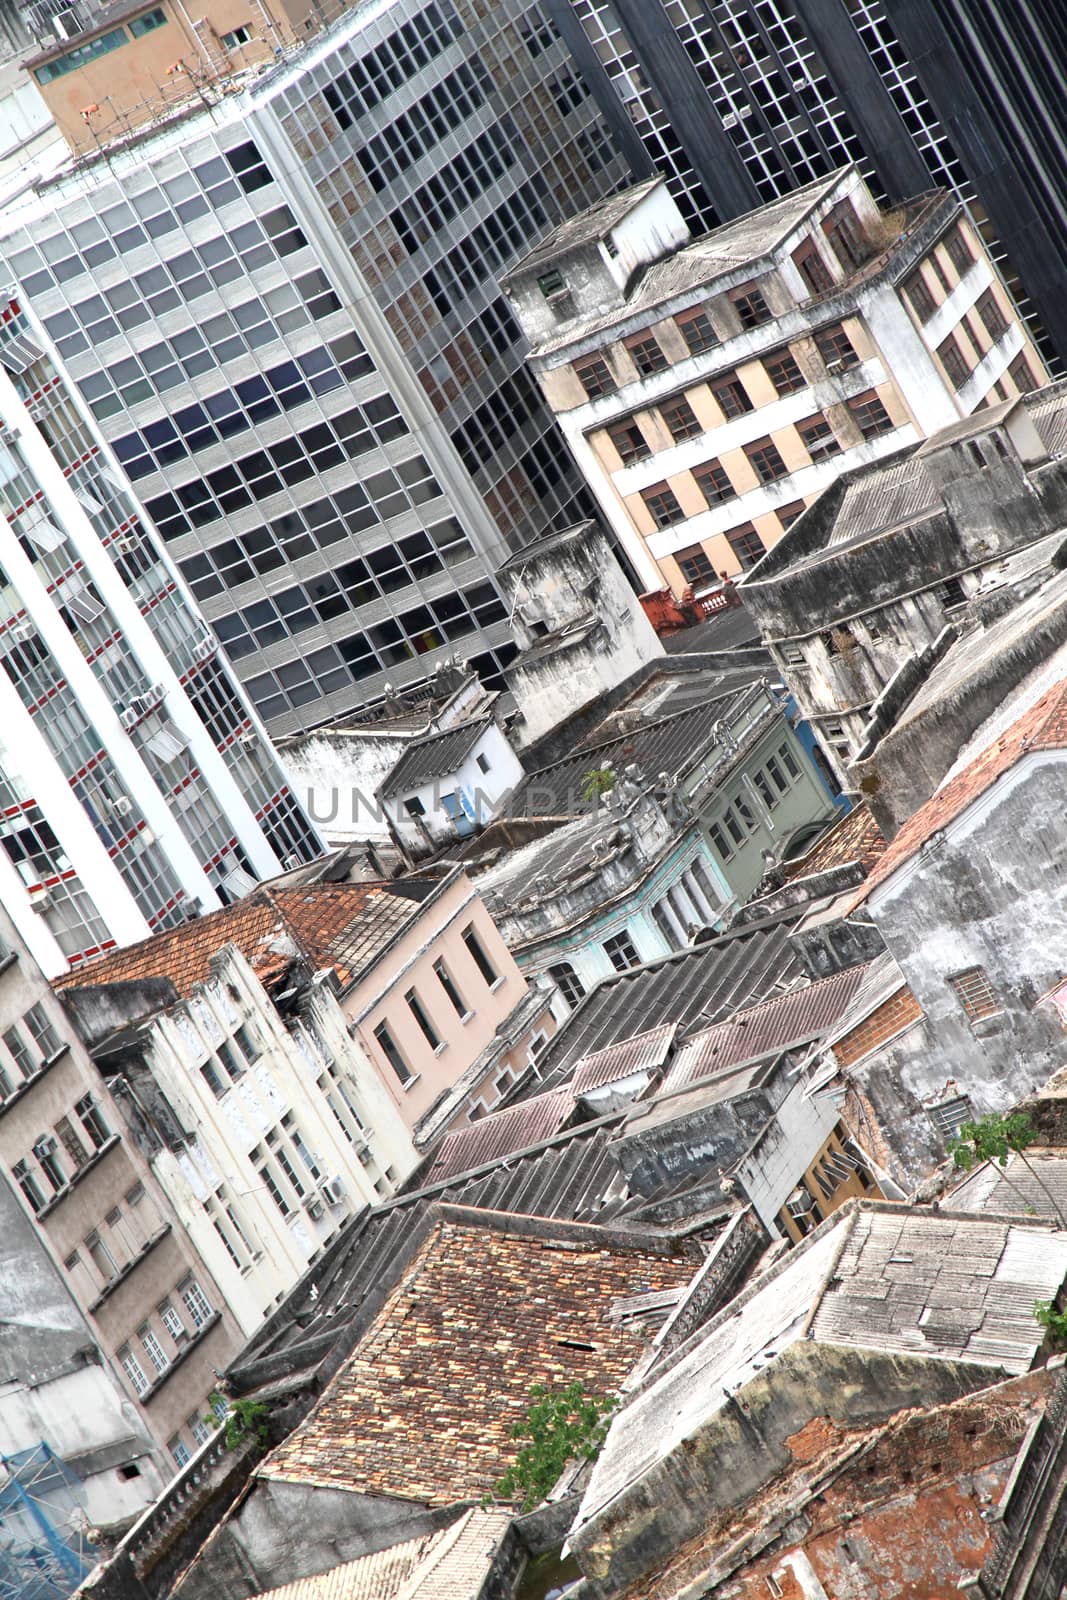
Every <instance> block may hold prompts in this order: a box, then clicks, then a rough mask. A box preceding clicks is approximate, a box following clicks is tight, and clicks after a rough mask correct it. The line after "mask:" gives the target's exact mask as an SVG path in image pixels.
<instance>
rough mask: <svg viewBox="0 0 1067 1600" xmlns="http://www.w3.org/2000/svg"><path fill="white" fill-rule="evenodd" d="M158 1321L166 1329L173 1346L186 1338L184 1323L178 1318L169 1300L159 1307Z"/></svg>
mask: <svg viewBox="0 0 1067 1600" xmlns="http://www.w3.org/2000/svg"><path fill="white" fill-rule="evenodd" d="M159 1320H160V1321H161V1322H162V1324H163V1326H164V1327H165V1328H166V1330H167V1332H168V1333H169V1334H170V1336H171V1338H172V1339H173V1340H174V1342H175V1344H181V1342H182V1340H183V1339H184V1338H185V1337H186V1331H185V1323H184V1322H183V1321H182V1319H181V1317H179V1315H178V1313H177V1312H176V1311H175V1309H174V1307H173V1306H172V1305H171V1304H170V1302H169V1300H168V1301H164V1303H163V1304H162V1305H161V1306H160V1308H159Z"/></svg>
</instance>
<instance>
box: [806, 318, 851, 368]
mask: <svg viewBox="0 0 1067 1600" xmlns="http://www.w3.org/2000/svg"><path fill="white" fill-rule="evenodd" d="M815 348H816V349H817V350H818V352H819V354H820V355H821V356H822V359H823V362H824V363H825V365H826V370H827V372H843V371H847V370H848V368H849V367H858V366H859V362H860V358H859V352H858V351H857V349H856V348H855V346H854V345H853V343H852V340H851V339H850V338H849V336H848V334H847V333H846V332H845V330H844V328H842V327H841V326H840V324H838V325H837V326H836V327H833V328H823V329H821V330H820V332H818V333H817V334H816V335H815Z"/></svg>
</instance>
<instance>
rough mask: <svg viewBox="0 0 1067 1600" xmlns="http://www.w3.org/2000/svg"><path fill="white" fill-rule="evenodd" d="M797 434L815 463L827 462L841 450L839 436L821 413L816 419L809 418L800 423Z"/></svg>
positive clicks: (817, 414)
mask: <svg viewBox="0 0 1067 1600" xmlns="http://www.w3.org/2000/svg"><path fill="white" fill-rule="evenodd" d="M797 432H798V433H799V435H800V437H801V439H803V441H804V448H805V449H806V450H807V452H808V455H809V456H810V457H811V459H812V460H813V461H826V460H827V459H828V458H829V457H830V456H836V455H837V454H838V452H839V451H840V449H841V446H840V444H839V443H838V439H837V435H836V434H835V432H834V430H833V428H831V426H830V424H829V422H827V420H826V418H825V417H824V416H823V415H822V413H821V412H817V413H816V415H815V416H814V417H808V419H807V421H806V422H798V423H797Z"/></svg>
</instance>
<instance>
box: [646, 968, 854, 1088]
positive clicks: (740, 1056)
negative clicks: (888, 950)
mask: <svg viewBox="0 0 1067 1600" xmlns="http://www.w3.org/2000/svg"><path fill="white" fill-rule="evenodd" d="M869 965H870V964H869V963H865V964H864V965H863V966H860V967H847V968H846V969H845V971H844V972H835V973H832V974H831V976H830V977H828V978H821V979H820V980H819V981H818V982H817V983H808V984H805V985H804V986H803V987H802V988H798V989H794V990H792V991H791V992H790V993H789V994H784V995H781V996H779V997H777V998H776V999H773V1000H766V1001H764V1002H763V1004H762V1005H758V1006H752V1007H750V1008H749V1009H748V1010H747V1011H739V1012H737V1013H736V1015H734V1016H732V1017H730V1018H729V1019H728V1020H727V1021H726V1022H721V1023H719V1024H717V1025H716V1026H715V1027H713V1028H705V1029H704V1031H703V1032H702V1033H698V1034H694V1035H693V1037H692V1038H691V1039H688V1040H687V1041H686V1042H685V1044H684V1045H683V1046H682V1047H681V1049H680V1050H679V1051H678V1055H677V1057H676V1058H675V1060H674V1061H673V1062H672V1064H671V1068H670V1071H669V1072H668V1073H667V1076H666V1077H665V1078H664V1080H663V1085H662V1089H661V1093H663V1094H673V1093H674V1092H675V1091H676V1090H678V1089H683V1088H684V1087H685V1086H686V1084H689V1083H693V1082H694V1081H695V1080H696V1079H698V1078H707V1077H710V1076H711V1075H712V1074H717V1073H720V1072H727V1071H729V1070H730V1069H731V1068H733V1067H739V1066H742V1065H743V1064H744V1063H745V1062H747V1061H759V1060H762V1059H763V1058H764V1057H765V1056H768V1055H772V1054H778V1053H779V1052H780V1051H782V1050H788V1049H790V1048H794V1047H796V1046H798V1045H801V1044H805V1043H806V1042H807V1041H808V1040H810V1039H816V1038H818V1037H819V1035H820V1034H822V1033H824V1032H825V1031H826V1029H827V1028H828V1027H830V1026H831V1025H832V1024H833V1023H834V1022H835V1020H836V1019H837V1018H838V1017H839V1016H840V1015H841V1014H842V1012H843V1011H844V1010H845V1008H846V1007H847V1006H848V1004H849V1002H850V1001H851V999H852V997H853V996H854V995H855V994H856V992H857V990H858V989H859V988H860V985H861V983H862V982H863V979H864V977H865V976H866V974H867V971H868V968H869Z"/></svg>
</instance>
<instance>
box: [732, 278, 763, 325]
mask: <svg viewBox="0 0 1067 1600" xmlns="http://www.w3.org/2000/svg"><path fill="white" fill-rule="evenodd" d="M728 298H729V299H730V301H731V302H732V304H733V308H734V310H735V311H736V312H737V315H738V317H739V319H740V322H741V326H742V328H758V327H761V326H762V324H763V323H765V322H770V320H771V308H770V306H769V305H768V304H767V302H766V300H765V299H764V298H763V291H762V290H761V289H757V288H756V286H755V284H747V285H743V286H742V287H741V288H740V289H731V290H730V293H729V297H728Z"/></svg>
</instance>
